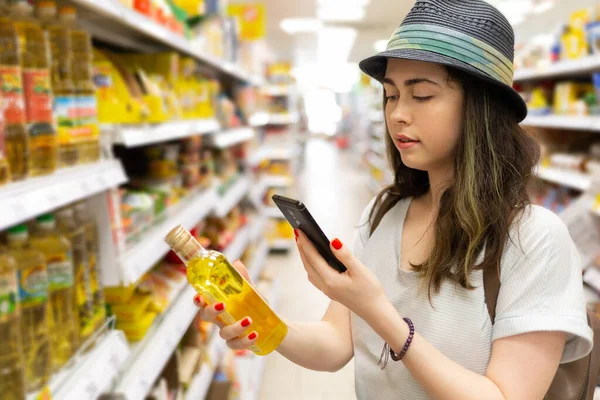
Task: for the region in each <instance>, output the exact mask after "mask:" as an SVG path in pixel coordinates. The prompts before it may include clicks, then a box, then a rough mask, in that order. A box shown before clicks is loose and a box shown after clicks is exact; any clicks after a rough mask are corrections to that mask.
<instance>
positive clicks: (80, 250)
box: [56, 207, 94, 346]
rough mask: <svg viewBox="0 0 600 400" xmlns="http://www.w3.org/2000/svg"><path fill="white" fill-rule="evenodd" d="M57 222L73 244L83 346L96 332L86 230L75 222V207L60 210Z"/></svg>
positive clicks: (75, 290) (76, 292)
mask: <svg viewBox="0 0 600 400" xmlns="http://www.w3.org/2000/svg"><path fill="white" fill-rule="evenodd" d="M56 222H57V225H58V230H59V232H61V233H62V234H63V235H65V236H66V237H67V239H68V240H69V241H70V242H71V248H72V251H73V267H74V269H73V276H74V278H75V287H74V291H73V296H74V303H75V307H76V309H77V313H76V314H77V334H78V341H77V343H78V345H79V346H81V345H82V344H84V343H85V341H86V340H87V339H88V338H89V337H90V336H91V334H92V333H93V332H94V325H93V323H94V309H93V301H92V293H91V286H90V274H89V269H88V259H89V257H88V254H87V244H86V239H85V230H84V228H83V227H82V226H80V225H79V224H77V222H76V221H75V212H74V210H73V207H65V208H62V209H60V210H58V211H57V212H56Z"/></svg>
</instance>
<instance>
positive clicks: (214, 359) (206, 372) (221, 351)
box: [185, 333, 227, 400]
mask: <svg viewBox="0 0 600 400" xmlns="http://www.w3.org/2000/svg"><path fill="white" fill-rule="evenodd" d="M226 350H227V345H226V344H225V341H224V340H221V338H220V337H219V335H217V334H216V333H213V335H212V337H211V339H210V343H209V345H208V348H207V351H206V354H207V355H206V360H204V361H203V363H202V366H201V368H200V373H198V374H197V375H196V376H195V377H194V378H193V379H192V383H191V384H190V386H189V388H188V390H187V392H186V394H185V400H202V399H204V398H205V397H206V394H207V393H208V389H209V388H210V383H211V382H212V379H213V376H214V375H215V371H216V369H217V366H218V365H219V364H220V363H221V360H222V359H223V356H224V355H225V351H226Z"/></svg>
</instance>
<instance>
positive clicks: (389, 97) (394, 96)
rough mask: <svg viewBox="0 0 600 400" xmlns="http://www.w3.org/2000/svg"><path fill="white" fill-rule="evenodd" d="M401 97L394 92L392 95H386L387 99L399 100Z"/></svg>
mask: <svg viewBox="0 0 600 400" xmlns="http://www.w3.org/2000/svg"><path fill="white" fill-rule="evenodd" d="M399 98H400V95H397V94H394V95H391V96H385V99H386V100H387V101H398V99H399Z"/></svg>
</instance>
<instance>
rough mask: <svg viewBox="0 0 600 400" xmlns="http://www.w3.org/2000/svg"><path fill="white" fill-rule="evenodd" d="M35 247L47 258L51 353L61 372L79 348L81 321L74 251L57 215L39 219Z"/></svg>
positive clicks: (54, 368)
mask: <svg viewBox="0 0 600 400" xmlns="http://www.w3.org/2000/svg"><path fill="white" fill-rule="evenodd" d="M31 247H33V248H35V249H38V250H39V251H41V252H42V253H44V255H45V256H46V269H47V271H48V284H49V295H50V312H51V313H52V319H51V321H52V323H53V325H52V326H51V327H50V354H51V356H52V369H53V371H56V370H58V369H60V368H61V367H62V366H63V365H64V364H65V363H66V362H67V361H69V359H70V358H71V356H72V355H73V353H74V352H75V349H76V348H77V343H76V339H77V336H78V335H77V333H76V328H77V318H76V316H75V313H76V308H75V304H74V301H73V300H74V296H73V291H74V284H75V280H74V277H73V251H72V248H71V242H69V240H68V239H67V238H66V237H65V236H64V235H62V234H61V233H60V232H58V229H57V227H56V217H55V216H54V214H45V215H41V216H39V217H37V218H36V229H35V231H34V233H33V234H32V237H31Z"/></svg>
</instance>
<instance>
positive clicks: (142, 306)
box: [110, 294, 152, 323]
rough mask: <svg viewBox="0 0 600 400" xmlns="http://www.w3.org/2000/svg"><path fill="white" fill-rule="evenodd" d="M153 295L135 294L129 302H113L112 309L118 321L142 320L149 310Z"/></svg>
mask: <svg viewBox="0 0 600 400" xmlns="http://www.w3.org/2000/svg"><path fill="white" fill-rule="evenodd" d="M151 301H152V297H151V296H150V295H147V294H135V295H133V297H132V298H131V299H129V301H128V302H127V303H124V304H113V305H111V307H110V309H111V312H112V314H113V315H114V316H116V317H117V323H120V322H135V321H138V320H141V319H142V317H143V316H144V314H145V313H146V312H147V311H148V308H149V306H150V302H151Z"/></svg>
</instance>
